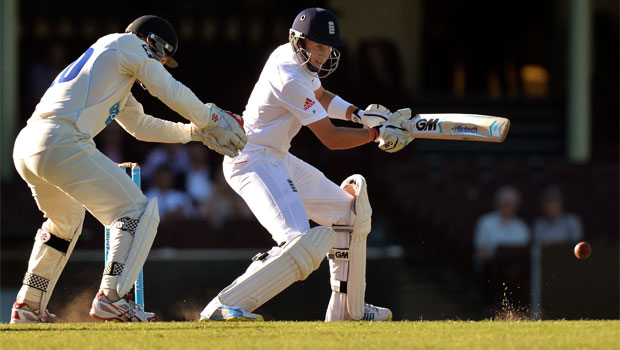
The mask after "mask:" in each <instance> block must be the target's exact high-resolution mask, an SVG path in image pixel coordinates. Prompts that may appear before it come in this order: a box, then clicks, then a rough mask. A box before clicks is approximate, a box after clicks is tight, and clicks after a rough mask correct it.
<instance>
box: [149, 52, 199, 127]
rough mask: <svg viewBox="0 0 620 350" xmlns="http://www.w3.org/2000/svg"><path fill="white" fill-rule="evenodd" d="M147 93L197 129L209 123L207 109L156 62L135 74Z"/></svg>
mask: <svg viewBox="0 0 620 350" xmlns="http://www.w3.org/2000/svg"><path fill="white" fill-rule="evenodd" d="M137 77H138V79H139V80H140V81H141V82H142V83H143V84H144V85H145V86H146V87H147V89H148V91H149V93H150V94H151V95H153V96H155V97H157V98H159V99H160V100H161V101H162V102H163V103H164V104H166V106H168V107H170V108H171V109H172V110H173V111H175V112H177V113H178V114H180V115H181V116H182V117H183V118H185V119H187V120H189V121H191V122H192V123H194V124H195V125H196V126H198V127H199V128H204V127H206V126H207V125H208V124H209V122H210V118H209V117H210V116H209V113H208V109H207V108H206V107H205V105H204V103H203V102H202V101H201V100H200V99H199V98H198V97H197V96H196V95H195V94H194V92H193V91H192V90H191V89H189V88H188V87H187V86H185V85H183V83H181V82H180V81H178V80H176V79H174V78H173V77H172V75H170V73H168V72H167V71H166V70H165V69H164V68H163V66H162V65H161V64H159V63H158V62H154V63H149V64H147V65H146V66H144V67H143V68H142V69H140V70H139V71H138V73H137Z"/></svg>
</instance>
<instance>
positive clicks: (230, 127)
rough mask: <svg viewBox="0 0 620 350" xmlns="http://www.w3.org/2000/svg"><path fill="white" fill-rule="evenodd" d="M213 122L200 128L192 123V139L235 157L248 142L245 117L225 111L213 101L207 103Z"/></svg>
mask: <svg viewBox="0 0 620 350" xmlns="http://www.w3.org/2000/svg"><path fill="white" fill-rule="evenodd" d="M206 106H207V107H208V108H209V114H210V116H211V120H214V121H215V127H213V124H211V125H209V126H207V127H205V128H202V129H198V128H197V127H196V126H195V125H192V128H191V129H192V130H191V133H192V141H200V142H202V143H203V144H204V145H205V146H207V147H209V148H210V149H212V150H214V151H216V152H217V153H220V154H223V155H226V156H229V157H235V156H237V154H239V151H240V150H242V149H243V147H244V146H245V144H246V143H247V142H248V138H247V137H246V135H245V131H244V130H243V119H242V118H241V116H239V115H237V114H233V113H232V112H229V111H224V110H222V109H220V108H219V107H217V106H216V105H215V104H213V103H207V104H206Z"/></svg>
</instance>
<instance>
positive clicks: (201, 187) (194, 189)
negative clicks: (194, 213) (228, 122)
mask: <svg viewBox="0 0 620 350" xmlns="http://www.w3.org/2000/svg"><path fill="white" fill-rule="evenodd" d="M188 147H189V167H188V168H187V173H186V174H185V190H186V191H187V193H188V194H189V196H190V197H191V198H192V201H193V202H194V205H195V207H196V208H200V207H202V206H204V205H205V203H206V202H207V201H208V200H209V199H210V198H211V195H212V194H213V187H214V186H213V181H212V180H211V169H210V168H209V152H208V148H206V147H205V146H203V145H201V144H198V143H193V144H191V145H189V146H188ZM199 210H200V209H199Z"/></svg>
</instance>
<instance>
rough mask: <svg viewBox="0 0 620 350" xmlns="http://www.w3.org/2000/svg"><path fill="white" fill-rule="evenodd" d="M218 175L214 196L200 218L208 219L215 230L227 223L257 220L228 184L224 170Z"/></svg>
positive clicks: (205, 206)
mask: <svg viewBox="0 0 620 350" xmlns="http://www.w3.org/2000/svg"><path fill="white" fill-rule="evenodd" d="M217 174H218V175H217V179H216V181H215V186H214V190H213V195H212V196H211V198H210V199H209V201H207V202H206V203H205V205H204V206H202V207H201V208H200V211H201V212H200V216H201V217H204V218H206V219H207V220H208V222H209V226H211V227H213V228H220V227H222V225H224V224H225V223H226V222H227V221H253V220H255V219H254V214H252V212H251V211H250V208H248V206H247V204H245V202H244V201H243V199H242V198H241V197H240V196H239V195H237V193H235V191H233V190H232V189H231V188H230V186H228V184H227V183H226V178H224V172H223V171H222V169H219V171H218V172H217Z"/></svg>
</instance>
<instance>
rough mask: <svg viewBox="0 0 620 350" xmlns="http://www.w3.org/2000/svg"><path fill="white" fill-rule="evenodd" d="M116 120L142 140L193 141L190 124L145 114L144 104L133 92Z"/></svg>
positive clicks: (165, 141)
mask: <svg viewBox="0 0 620 350" xmlns="http://www.w3.org/2000/svg"><path fill="white" fill-rule="evenodd" d="M115 120H116V121H117V122H118V123H119V124H120V126H121V127H123V129H125V130H126V131H127V132H128V133H129V134H131V135H132V136H133V137H135V138H136V139H138V140H140V141H147V142H163V143H187V142H189V141H191V134H190V128H191V126H190V125H189V124H183V123H174V122H171V121H168V120H163V119H159V118H155V117H153V116H150V115H148V114H145V113H144V108H143V107H142V104H140V102H138V101H137V100H136V98H135V97H133V95H132V94H131V93H130V94H129V96H128V97H127V102H126V103H125V106H124V107H123V109H121V111H120V113H119V114H118V116H117V117H116V119H115Z"/></svg>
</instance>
